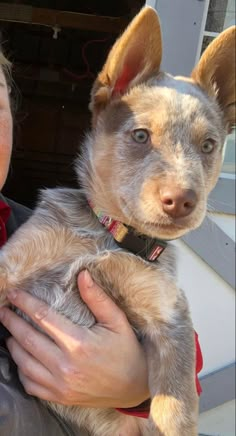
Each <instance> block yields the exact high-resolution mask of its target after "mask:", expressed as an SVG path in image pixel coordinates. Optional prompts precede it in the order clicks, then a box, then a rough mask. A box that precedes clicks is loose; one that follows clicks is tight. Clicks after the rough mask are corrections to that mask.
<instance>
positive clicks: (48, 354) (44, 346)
mask: <svg viewBox="0 0 236 436" xmlns="http://www.w3.org/2000/svg"><path fill="white" fill-rule="evenodd" d="M1 322H2V324H3V325H4V327H6V328H7V329H8V330H9V332H10V333H11V334H12V336H13V337H14V338H15V339H16V341H17V342H18V343H19V344H20V345H21V346H22V347H23V348H24V349H25V350H26V351H27V352H28V353H30V354H31V355H32V356H34V357H35V358H36V359H37V360H39V361H40V362H41V363H42V364H43V365H44V366H45V367H46V368H48V369H49V370H52V371H53V370H54V368H55V362H56V361H57V359H61V351H60V349H59V348H58V347H57V345H56V344H55V343H53V342H52V341H51V340H50V339H49V338H47V337H46V336H45V335H43V334H42V333H40V332H39V331H37V330H36V329H35V328H34V327H32V326H31V325H30V324H28V323H27V322H26V321H25V320H24V319H22V318H20V317H19V316H18V315H17V314H16V313H15V312H13V311H12V310H10V309H9V308H7V307H4V308H1Z"/></svg>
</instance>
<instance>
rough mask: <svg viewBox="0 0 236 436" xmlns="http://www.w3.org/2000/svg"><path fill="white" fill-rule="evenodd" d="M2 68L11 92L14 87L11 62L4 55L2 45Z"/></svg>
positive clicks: (0, 65)
mask: <svg viewBox="0 0 236 436" xmlns="http://www.w3.org/2000/svg"><path fill="white" fill-rule="evenodd" d="M0 67H1V68H2V70H3V74H4V76H5V78H6V82H7V85H8V87H9V90H11V86H12V75H11V67H12V65H11V62H10V61H9V60H8V59H7V58H6V56H5V54H4V53H3V48H2V46H1V43H0Z"/></svg>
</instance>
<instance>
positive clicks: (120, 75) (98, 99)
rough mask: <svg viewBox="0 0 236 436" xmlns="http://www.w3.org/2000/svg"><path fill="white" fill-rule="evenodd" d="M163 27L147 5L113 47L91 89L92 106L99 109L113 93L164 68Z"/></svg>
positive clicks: (125, 88)
mask: <svg viewBox="0 0 236 436" xmlns="http://www.w3.org/2000/svg"><path fill="white" fill-rule="evenodd" d="M161 57H162V41H161V29H160V23H159V19H158V16H157V14H156V12H155V10H154V9H152V8H150V7H145V8H143V9H142V10H141V11H140V13H139V14H138V15H137V16H136V17H135V18H134V19H133V21H131V23H130V25H129V26H128V27H127V29H126V30H125V32H124V33H123V35H121V37H120V38H119V39H118V40H117V41H116V43H115V44H114V46H113V47H112V49H111V51H110V53H109V55H108V58H107V61H106V63H105V65H104V67H103V69H102V71H101V72H100V73H99V75H98V77H97V79H96V81H95V83H94V86H93V89H92V93H91V104H90V109H91V110H92V111H95V112H98V111H99V110H100V109H101V108H103V107H104V106H106V104H107V103H108V101H109V99H110V98H111V96H112V95H118V94H119V93H121V94H122V93H123V92H125V91H126V90H127V89H128V88H129V87H130V85H131V84H132V85H134V84H136V83H140V82H141V81H143V80H146V79H147V78H148V77H149V76H151V75H152V74H153V73H154V72H155V71H158V70H159V68H160V63H161Z"/></svg>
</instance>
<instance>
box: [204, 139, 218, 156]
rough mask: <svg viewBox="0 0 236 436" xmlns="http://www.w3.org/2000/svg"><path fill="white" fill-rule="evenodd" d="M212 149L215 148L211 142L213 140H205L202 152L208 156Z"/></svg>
mask: <svg viewBox="0 0 236 436" xmlns="http://www.w3.org/2000/svg"><path fill="white" fill-rule="evenodd" d="M214 147H215V142H214V141H213V139H207V140H206V141H205V142H203V144H202V152H203V153H208V154H209V153H211V152H212V151H213V150H214Z"/></svg>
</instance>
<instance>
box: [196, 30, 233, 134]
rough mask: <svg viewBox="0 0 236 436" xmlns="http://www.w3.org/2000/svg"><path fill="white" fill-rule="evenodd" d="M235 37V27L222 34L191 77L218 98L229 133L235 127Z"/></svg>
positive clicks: (206, 51) (205, 53)
mask: <svg viewBox="0 0 236 436" xmlns="http://www.w3.org/2000/svg"><path fill="white" fill-rule="evenodd" d="M235 38H236V27H235V26H232V27H230V28H228V29H226V30H225V31H224V32H222V33H221V34H220V35H219V36H218V37H217V38H216V39H214V41H213V42H212V43H211V44H210V45H209V46H208V47H207V49H206V50H205V52H204V53H203V55H202V57H201V59H200V61H199V63H198V65H197V66H196V67H195V68H194V70H193V72H192V78H193V79H194V80H195V81H196V82H197V83H198V85H200V86H201V87H202V88H203V89H204V90H205V91H206V92H207V93H208V94H209V95H215V96H216V98H217V101H218V103H219V105H220V107H221V109H222V110H223V112H224V116H225V122H226V126H227V128H228V132H230V131H231V130H232V128H233V126H234V125H235V112H236V111H235V107H236V99H235Z"/></svg>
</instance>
